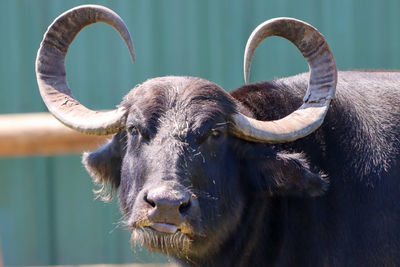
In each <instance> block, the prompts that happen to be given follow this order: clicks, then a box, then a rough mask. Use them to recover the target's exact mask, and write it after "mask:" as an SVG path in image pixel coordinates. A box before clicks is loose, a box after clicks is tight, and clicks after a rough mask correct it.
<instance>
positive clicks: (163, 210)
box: [144, 187, 191, 224]
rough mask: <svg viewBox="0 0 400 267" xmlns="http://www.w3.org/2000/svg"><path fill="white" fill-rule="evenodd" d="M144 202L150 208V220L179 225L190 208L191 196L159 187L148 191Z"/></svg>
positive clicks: (181, 191) (180, 191)
mask: <svg viewBox="0 0 400 267" xmlns="http://www.w3.org/2000/svg"><path fill="white" fill-rule="evenodd" d="M144 200H145V201H146V202H147V203H148V204H149V205H150V206H151V208H150V210H149V211H148V217H149V219H150V220H154V221H161V222H166V223H173V224H179V223H181V222H182V219H183V216H184V215H185V214H186V213H187V212H188V211H189V209H190V207H191V195H190V194H189V193H188V192H185V191H183V190H176V189H171V188H168V187H160V188H155V189H151V190H149V192H148V193H147V195H146V196H145V198H144Z"/></svg>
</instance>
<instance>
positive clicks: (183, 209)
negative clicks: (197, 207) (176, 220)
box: [179, 199, 192, 213]
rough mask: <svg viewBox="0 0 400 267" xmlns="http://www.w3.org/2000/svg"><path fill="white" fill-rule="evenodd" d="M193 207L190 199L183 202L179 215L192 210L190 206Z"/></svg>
mask: <svg viewBox="0 0 400 267" xmlns="http://www.w3.org/2000/svg"><path fill="white" fill-rule="evenodd" d="M191 205H192V203H191V201H190V199H189V200H187V201H184V202H181V205H180V206H179V213H185V212H187V211H188V210H189V209H190V206H191Z"/></svg>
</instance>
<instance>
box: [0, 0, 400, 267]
mask: <svg viewBox="0 0 400 267" xmlns="http://www.w3.org/2000/svg"><path fill="white" fill-rule="evenodd" d="M86 3H89V2H88V1H79V0H69V1H62V0H57V1H55V0H25V1H24V0H1V1H0V11H1V16H0V34H1V35H0V38H1V42H0V48H1V49H0V59H1V60H0V92H1V97H0V113H21V112H39V111H44V110H45V108H44V105H43V103H42V101H41V99H40V96H39V94H38V90H37V86H36V81H35V74H34V60H35V56H36V51H37V48H38V46H39V43H40V40H41V37H42V35H43V33H44V31H45V29H46V27H47V25H49V23H50V22H51V21H52V20H53V19H54V18H55V17H56V16H58V15H59V14H60V13H62V12H64V11H65V10H67V9H69V8H71V7H74V6H76V5H80V4H86ZM90 3H96V4H102V5H106V6H108V7H110V8H112V9H113V10H114V11H116V12H117V13H119V14H120V15H121V17H122V18H123V19H124V20H125V22H126V23H127V25H128V27H129V28H130V30H131V34H132V37H133V41H134V45H135V49H136V53H137V62H136V63H135V64H134V65H132V64H131V62H130V59H129V57H128V52H127V49H126V48H125V46H124V44H123V42H122V41H121V40H120V39H119V36H118V35H117V33H116V32H114V31H113V30H112V29H111V28H110V27H108V26H106V25H103V24H98V25H93V26H90V27H88V28H87V29H85V30H84V31H83V32H82V33H81V34H80V35H79V36H78V37H77V40H76V41H75V43H74V44H73V45H72V46H71V48H70V53H69V55H68V58H67V71H68V78H69V83H70V86H71V88H72V89H73V92H74V94H75V95H76V96H77V98H78V99H80V100H81V102H83V103H84V104H86V105H88V106H89V107H92V108H95V109H99V108H102V109H104V108H112V107H113V106H115V105H116V104H118V103H119V101H120V99H121V98H122V97H123V95H124V94H126V93H127V92H128V90H129V89H130V88H131V87H133V86H134V85H135V84H137V83H140V82H142V81H144V80H145V79H147V78H150V77H155V76H162V75H191V76H200V77H203V78H206V79H208V80H211V81H213V82H216V83H218V84H219V85H221V86H222V87H223V88H225V89H226V90H231V89H233V88H235V87H238V86H239V85H241V84H242V83H243V78H242V54H243V50H244V46H245V43H246V40H247V38H248V36H249V35H250V33H251V31H252V30H253V29H254V28H255V27H256V26H257V25H258V24H259V23H261V22H262V21H264V20H266V19H269V18H273V17H277V16H291V17H296V18H299V19H302V20H305V21H307V22H309V23H311V24H312V25H314V26H316V27H317V28H318V29H319V30H320V31H321V32H322V33H323V34H324V35H325V37H326V39H327V41H328V42H329V44H330V46H331V48H332V50H333V53H334V55H335V57H336V60H337V65H338V67H339V69H342V70H343V69H351V68H383V69H388V68H397V69H400V49H399V47H400V31H399V26H400V15H399V14H400V1H398V0H391V1H390V0H387V1H384V0H381V1H375V0H360V1H351V0H337V1H331V0H307V1H304V0H303V1H297V0H279V1H278V0H275V1H272V0H259V1H255V0H242V1H239V0H198V1H195V0H173V1H171V0H168V1H166V0H165V1H161V0H159V1H156V0H142V1H139V0H126V1H117V0H114V1H95V0H94V1H91V2H90ZM306 70H307V66H306V63H305V62H304V61H303V59H302V58H301V56H300V55H299V53H298V52H297V51H296V49H295V48H294V47H293V46H292V45H290V44H288V43H287V42H286V41H285V40H281V39H278V38H272V40H269V41H267V42H266V43H264V44H263V45H262V46H261V48H260V49H258V51H257V54H256V59H255V62H254V64H253V67H252V71H253V73H252V80H253V81H256V80H265V79H271V78H274V77H277V76H286V75H292V74H296V73H299V72H303V71H306ZM1 127H7V125H0V128H1ZM92 189H93V185H92V183H91V181H90V178H89V176H88V175H87V174H86V172H85V171H84V169H83V167H82V166H81V164H80V156H79V155H69V156H56V157H28V158H1V159H0V243H1V249H2V252H3V258H4V263H5V265H50V264H88V263H123V262H148V261H153V262H154V261H156V262H159V261H163V260H164V259H163V258H162V257H159V256H157V255H156V256H151V255H148V254H147V253H146V252H145V251H144V250H143V253H139V254H138V255H136V256H132V255H131V252H130V245H129V234H128V232H126V231H124V230H123V229H121V227H119V225H118V221H119V219H120V214H119V211H118V208H117V205H116V203H115V201H114V203H111V204H104V203H102V202H101V201H99V200H94V197H93V194H92Z"/></svg>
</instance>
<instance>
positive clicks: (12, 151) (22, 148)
mask: <svg viewBox="0 0 400 267" xmlns="http://www.w3.org/2000/svg"><path fill="white" fill-rule="evenodd" d="M110 137H111V136H93V135H85V134H81V133H78V132H76V131H74V130H71V129H69V128H68V127H66V126H64V125H63V124H61V123H60V122H59V121H57V120H56V119H55V118H54V117H53V116H52V115H51V114H49V113H30V114H7V115H0V156H3V157H10V156H30V155H56V154H71V153H81V152H82V151H85V150H93V149H95V148H97V147H99V146H100V145H101V144H103V143H105V142H106V140H107V139H108V138H110Z"/></svg>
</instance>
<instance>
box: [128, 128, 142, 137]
mask: <svg viewBox="0 0 400 267" xmlns="http://www.w3.org/2000/svg"><path fill="white" fill-rule="evenodd" d="M128 133H129V134H130V135H131V136H137V135H139V134H140V131H139V129H138V127H136V126H130V127H129V128H128Z"/></svg>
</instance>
